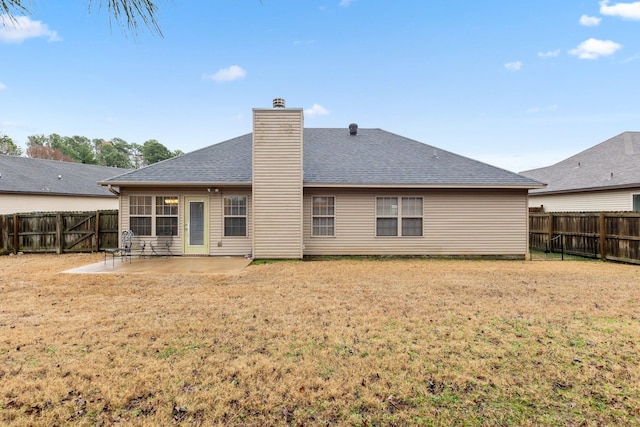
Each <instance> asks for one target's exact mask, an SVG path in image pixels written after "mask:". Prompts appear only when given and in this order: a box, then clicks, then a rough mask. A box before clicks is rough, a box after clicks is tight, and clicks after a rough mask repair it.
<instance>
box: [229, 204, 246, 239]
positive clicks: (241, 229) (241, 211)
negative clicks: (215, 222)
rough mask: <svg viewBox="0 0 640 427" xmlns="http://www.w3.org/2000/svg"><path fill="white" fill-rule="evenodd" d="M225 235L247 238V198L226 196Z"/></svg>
mask: <svg viewBox="0 0 640 427" xmlns="http://www.w3.org/2000/svg"><path fill="white" fill-rule="evenodd" d="M224 235H225V237H246V236H247V196H224Z"/></svg>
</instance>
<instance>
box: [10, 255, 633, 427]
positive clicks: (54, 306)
mask: <svg viewBox="0 0 640 427" xmlns="http://www.w3.org/2000/svg"><path fill="white" fill-rule="evenodd" d="M101 259H102V258H101V255H63V256H55V255H40V256H36V255H33V256H31V255H25V256H20V257H8V256H5V257H0V272H1V273H0V295H1V300H0V331H1V332H2V333H1V335H0V424H1V425H16V426H32V425H34V426H40V425H42V426H56V425H58V426H62V425H73V426H75V425H79V426H85V425H86V426H93V425H97V426H107V425H113V424H120V425H144V426H146V425H148V426H160V425H206V426H209V425H231V426H235V425H238V426H239V425H256V426H257V425H260V426H263V425H275V426H277V425H296V426H297V425H305V426H307V425H319V426H332V425H354V426H375V425H378V426H388V425H402V426H404V425H442V426H444V425H468V426H475V425H477V426H481V425H482V426H484V425H486V426H498V425H499V426H507V425H550V426H553V425H557V426H565V425H569V426H572V425H573V426H579V425H586V426H592V425H593V426H596V425H640V389H639V387H640V317H639V316H640V267H638V266H630V265H621V264H613V263H602V262H580V261H565V262H560V261H547V262H542V261H537V262H531V261H529V262H525V261H461V260H338V261H314V262H282V263H273V264H265V265H251V266H249V267H248V268H247V269H245V270H244V271H243V272H242V273H241V274H239V275H234V276H216V275H199V276H184V275H173V276H145V275H135V276H130V277H126V276H122V275H70V274H60V273H59V272H60V271H62V270H64V269H67V268H71V267H75V266H80V265H83V264H87V263H90V262H95V261H100V260H101Z"/></svg>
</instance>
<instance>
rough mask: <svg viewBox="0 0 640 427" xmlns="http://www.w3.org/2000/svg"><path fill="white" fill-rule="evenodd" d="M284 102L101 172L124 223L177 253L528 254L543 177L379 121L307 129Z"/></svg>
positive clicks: (279, 255) (269, 255)
mask: <svg viewBox="0 0 640 427" xmlns="http://www.w3.org/2000/svg"><path fill="white" fill-rule="evenodd" d="M283 103H284V102H283V100H281V99H276V100H274V108H273V109H254V110H253V133H251V134H246V135H243V136H240V137H237V138H234V139H231V140H228V141H225V142H222V143H219V144H216V145H212V146H209V147H206V148H203V149H201V150H198V151H194V152H191V153H188V154H185V155H182V156H180V157H176V158H173V159H169V160H165V161H163V162H160V163H156V164H153V165H150V166H148V167H146V168H142V169H138V170H136V171H133V172H130V173H127V174H124V175H121V176H118V177H114V178H110V179H107V180H104V181H102V182H101V184H102V185H108V186H111V187H117V188H118V190H117V191H119V192H120V213H121V216H120V218H121V223H120V227H121V229H123V230H124V229H131V230H133V232H134V233H135V234H136V236H142V237H140V238H142V239H145V240H147V241H149V243H151V244H158V242H157V240H168V241H169V244H170V248H171V251H172V252H173V253H174V254H184V255H248V254H251V256H253V257H254V258H302V257H303V256H313V255H439V256H447V255H452V256H491V257H507V258H518V259H522V258H524V257H526V254H527V252H528V241H527V240H528V221H527V219H528V209H527V192H528V190H529V189H531V188H537V187H540V186H541V184H540V183H538V182H536V181H534V180H531V179H529V178H525V177H523V176H520V175H517V174H515V173H512V172H508V171H506V170H503V169H499V168H496V167H493V166H489V165H487V164H484V163H481V162H478V161H475V160H471V159H468V158H465V157H461V156H458V155H455V154H452V153H450V152H447V151H443V150H440V149H438V148H435V147H432V146H429V145H426V144H423V143H420V142H417V141H414V140H411V139H408V138H404V137H402V136H399V135H395V134H393V133H390V132H386V131H384V130H381V129H358V128H357V126H356V125H350V126H349V128H347V127H345V128H338V129H319V128H311V129H304V128H303V121H304V118H303V111H302V109H298V108H292V109H289V108H284V107H282V108H275V107H276V106H278V105H281V104H283ZM160 244H161V243H160Z"/></svg>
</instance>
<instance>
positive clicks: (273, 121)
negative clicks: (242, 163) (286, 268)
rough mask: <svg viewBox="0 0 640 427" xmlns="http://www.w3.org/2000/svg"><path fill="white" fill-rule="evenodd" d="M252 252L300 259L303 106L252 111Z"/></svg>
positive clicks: (254, 254)
mask: <svg viewBox="0 0 640 427" xmlns="http://www.w3.org/2000/svg"><path fill="white" fill-rule="evenodd" d="M253 120H254V121H253V179H252V182H253V200H252V207H253V209H252V212H253V256H254V257H256V258H301V257H302V255H303V254H302V132H303V131H302V128H303V115H302V110H301V109H273V110H261V109H256V110H254V119H253Z"/></svg>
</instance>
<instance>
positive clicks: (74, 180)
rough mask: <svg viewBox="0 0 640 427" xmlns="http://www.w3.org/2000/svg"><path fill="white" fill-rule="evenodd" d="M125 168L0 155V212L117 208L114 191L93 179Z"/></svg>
mask: <svg viewBox="0 0 640 427" xmlns="http://www.w3.org/2000/svg"><path fill="white" fill-rule="evenodd" d="M129 171H130V169H118V168H111V167H105V166H95V165H85V164H81V163H71V162H60V161H55V160H42V159H32V158H28V157H16V156H5V155H0V214H2V215H4V214H13V213H24V212H56V211H94V210H106V209H118V198H117V197H116V196H115V194H113V193H111V192H109V190H108V189H107V188H105V187H101V186H98V185H96V182H97V181H100V180H103V179H107V178H110V177H112V176H114V175H117V174H121V173H124V172H129Z"/></svg>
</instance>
